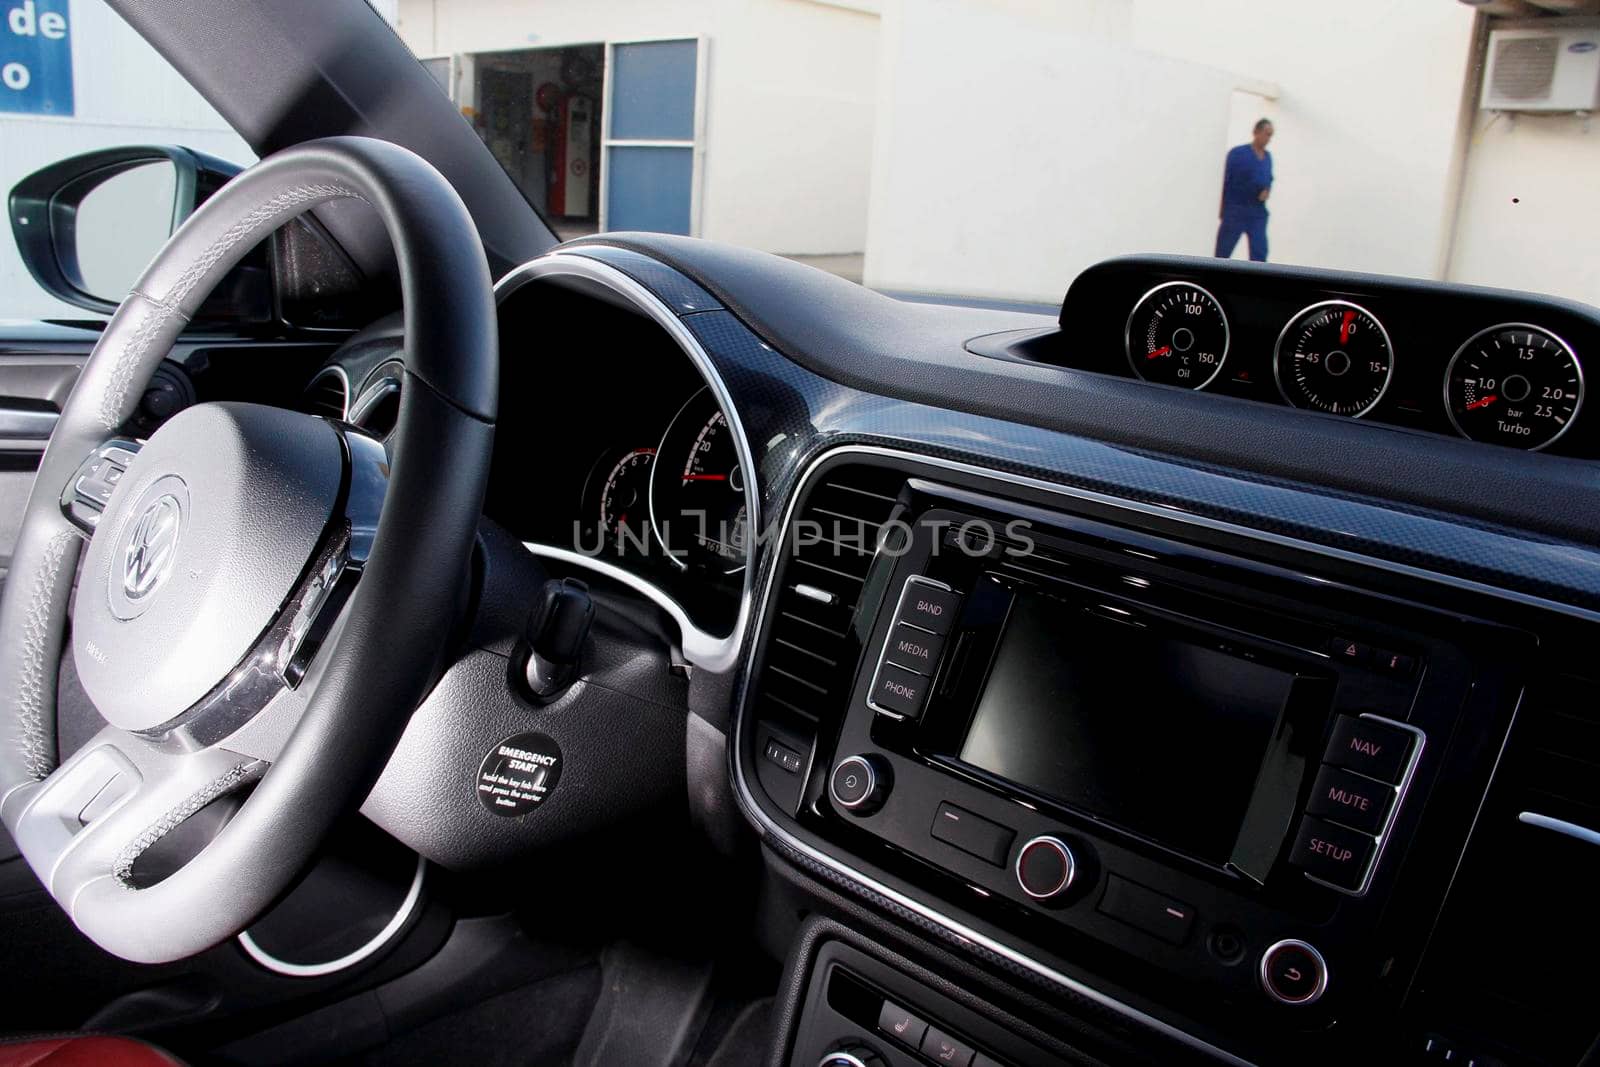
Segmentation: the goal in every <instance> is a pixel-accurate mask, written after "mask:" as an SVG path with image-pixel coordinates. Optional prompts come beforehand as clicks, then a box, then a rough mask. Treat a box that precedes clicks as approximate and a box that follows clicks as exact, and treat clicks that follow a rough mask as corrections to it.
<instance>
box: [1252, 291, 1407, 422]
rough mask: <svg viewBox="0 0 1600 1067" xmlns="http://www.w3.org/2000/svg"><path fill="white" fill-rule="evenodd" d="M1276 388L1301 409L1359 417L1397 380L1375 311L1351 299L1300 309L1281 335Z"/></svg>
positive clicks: (1274, 363) (1274, 364)
mask: <svg viewBox="0 0 1600 1067" xmlns="http://www.w3.org/2000/svg"><path fill="white" fill-rule="evenodd" d="M1272 373H1273V376H1274V377H1275V378H1277V380H1278V391H1279V392H1280V393H1282V394H1283V398H1284V399H1285V400H1287V401H1288V402H1289V403H1291V404H1293V405H1294V406H1295V407H1297V408H1310V409H1312V410H1314V411H1325V412H1327V413H1329V414H1330V415H1347V416H1349V417H1350V418H1355V419H1359V418H1360V417H1361V416H1363V415H1365V414H1366V413H1367V412H1369V411H1371V410H1372V409H1373V408H1375V407H1377V406H1378V401H1380V400H1382V399H1383V394H1384V393H1386V392H1388V391H1389V382H1390V381H1391V380H1392V379H1393V378H1394V347H1393V346H1392V345H1391V344H1390V343H1389V332H1388V331H1387V330H1385V329H1384V328H1383V323H1381V322H1379V321H1378V318H1377V316H1376V315H1374V314H1373V313H1372V312H1370V311H1368V310H1367V309H1366V308H1364V307H1361V306H1360V305H1359V304H1352V303H1350V302H1349V301H1348V300H1325V301H1323V302H1322V303H1320V304H1312V305H1311V306H1310V307H1308V308H1304V309H1302V310H1301V311H1300V312H1299V313H1298V314H1297V315H1295V316H1294V318H1292V319H1290V320H1289V323H1288V325H1286V326H1285V327H1284V328H1283V332H1282V333H1281V334H1279V335H1278V347H1277V350H1276V351H1275V352H1274V353H1273V357H1272Z"/></svg>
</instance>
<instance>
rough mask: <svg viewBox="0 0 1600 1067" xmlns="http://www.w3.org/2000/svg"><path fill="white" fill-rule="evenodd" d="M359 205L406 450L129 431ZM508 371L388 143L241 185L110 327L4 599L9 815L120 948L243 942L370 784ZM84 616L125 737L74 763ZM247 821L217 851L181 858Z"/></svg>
mask: <svg viewBox="0 0 1600 1067" xmlns="http://www.w3.org/2000/svg"><path fill="white" fill-rule="evenodd" d="M342 198H354V199H357V200H363V201H365V202H366V203H368V204H370V205H371V206H372V207H373V208H374V209H375V210H376V212H377V214H378V216H379V217H380V218H381V219H382V221H383V224H384V226H385V227H386V228H387V230H388V233H389V237H390V239H391V240H392V242H393V245H394V249H395V254H396V257H397V259H398V262H399V268H400V282H401V289H402V295H403V298H404V305H405V338H406V344H405V352H404V356H403V359H404V363H405V389H404V392H403V393H402V400H401V406H400V416H399V422H398V424H397V428H396V430H395V433H394V436H393V438H392V441H391V445H392V448H393V457H392V461H391V460H390V459H388V458H386V457H385V453H384V449H383V446H382V445H380V444H378V443H377V442H375V441H373V440H372V439H371V438H368V437H366V436H364V435H362V434H360V432H359V431H357V430H355V429H354V428H352V427H349V426H346V425H343V424H341V423H338V422H335V421H332V420H327V419H322V418H318V417H315V416H312V415H305V414H299V413H296V412H291V411H285V410H281V409H278V408H270V407H262V406H258V405H253V404H241V403H205V404H199V405H197V406H195V407H192V408H189V409H186V410H184V411H182V412H180V413H179V414H177V415H176V416H174V417H173V418H172V419H171V420H170V421H168V422H167V423H166V424H165V425H163V426H162V427H161V428H160V429H159V430H158V431H156V433H155V434H153V435H152V436H151V437H150V439H149V440H148V441H146V442H143V443H142V444H141V443H140V442H138V441H133V440H129V439H125V438H122V437H120V436H118V431H119V429H120V428H121V426H122V424H123V422H124V421H125V420H126V419H127V418H128V416H129V415H130V414H132V412H133V411H134V409H135V407H136V405H137V404H138V402H139V399H140V396H141V395H142V393H143V391H144V386H145V383H147V382H148V381H149V380H150V378H151V376H152V374H153V373H154V371H155V369H156V367H157V365H158V364H159V363H160V362H161V360H162V358H163V357H164V356H166V355H167V353H168V352H169V351H170V350H171V348H172V345H173V342H174V341H175V340H176V338H177V337H178V335H179V333H180V331H181V330H182V329H183V327H184V326H185V324H186V323H187V322H188V320H189V318H190V316H192V315H193V314H194V313H195V310H196V309H197V308H198V307H199V306H200V303H201V301H202V300H203V299H204V298H205V296H206V295H207V294H208V293H209V292H210V290H211V288H212V287H213V286H214V285H215V284H216V283H217V281H218V280H219V279H221V278H222V277H223V276H224V275H225V274H226V273H227V272H228V270H229V268H231V267H232V266H233V265H234V264H235V263H237V262H238V261H239V259H240V258H241V257H242V256H243V255H244V254H245V252H246V251H248V250H249V249H250V248H251V247H253V246H254V245H256V244H257V243H259V242H260V241H261V240H262V239H264V238H265V237H267V235H269V234H270V233H271V232H272V231H273V230H275V229H276V228H277V227H279V226H281V225H282V224H283V223H285V222H287V221H288V220H289V219H292V218H294V217H295V216H297V215H299V214H301V213H302V212H305V211H307V210H309V209H311V208H313V207H315V206H316V205H318V204H321V203H324V202H327V201H332V200H338V199H342ZM497 359H498V353H497V342H496V331H495V311H494V301H493V294H492V290H491V283H490V278H489V271H488V266H487V264H486V262H485V260H484V253H483V247H482V245H481V244H480V242H479V239H478V234H477V231H476V229H475V228H474V226H473V222H472V219H471V217H470V216H469V215H468V214H467V210H466V208H465V206H464V205H463V204H462V202H461V200H460V198H459V197H458V196H457V195H456V193H455V191H454V190H453V189H452V188H451V187H450V185H449V183H448V182H446V181H445V179H444V178H443V177H442V176H441V175H440V174H439V173H438V172H437V171H436V170H434V169H433V168H432V167H431V166H429V165H428V164H427V163H426V162H424V161H423V160H422V159H421V158H419V157H418V156H416V155H413V154H412V153H411V152H409V151H406V150H405V149H403V148H400V147H397V146H395V145H392V144H388V143H385V142H382V141H376V140H371V139H368V138H359V137H340V138H331V139H328V140H322V141H314V142H310V143H307V144H304V145H301V146H298V147H295V148H291V149H288V150H286V151H284V152H281V153H278V154H276V155H273V156H271V157H269V158H267V159H264V160H262V161H261V162H260V163H258V164H256V165H255V166H253V167H251V168H250V169H249V170H246V171H245V172H243V173H242V174H240V175H238V176H237V177H235V178H234V179H233V180H232V181H230V182H229V183H228V184H227V185H225V186H224V187H223V188H222V189H221V190H220V191H219V192H217V193H216V194H215V195H214V196H213V197H211V199H210V200H208V201H207V202H206V203H205V204H204V205H203V206H201V207H200V208H199V210H197V211H196V212H195V213H194V214H193V215H192V216H191V217H190V218H189V219H188V221H186V222H185V223H184V225H183V226H182V227H181V228H180V229H179V230H178V231H177V232H176V233H175V234H173V236H172V238H171V239H170V240H169V241H168V242H167V244H166V246H165V247H164V248H162V250H161V251H160V253H158V254H157V256H156V258H155V261H154V262H153V263H151V264H150V266H149V268H147V269H146V271H145V272H144V274H143V276H142V277H141V278H140V280H139V281H138V283H137V284H136V285H135V286H134V289H133V291H132V292H131V293H130V294H129V296H128V298H127V299H126V300H125V301H123V303H122V306H121V307H119V308H118V309H117V312H116V314H115V315H114V316H112V318H111V321H110V323H109V324H107V326H106V330H105V333H104V334H103V335H102V336H101V338H100V341H99V343H98V344H97V345H95V348H94V351H93V352H92V353H91V354H90V356H89V360H88V362H87V363H86V364H85V365H84V368H83V372H82V374H81V376H80V377H79V379H78V383H77V386H76V388H75V389H74V390H73V392H72V395H71V396H70V397H69V398H68V400H67V402H66V405H65V409H64V410H63V411H62V413H61V417H60V420H59V421H58V423H57V425H56V429H55V433H54V435H53V436H52V437H51V439H50V442H49V445H48V447H47V448H46V449H45V453H44V458H43V459H42V460H41V462H40V464H39V472H38V476H37V479H36V481H35V483H34V487H33V493H32V496H31V497H30V498H29V501H28V506H27V511H26V513H25V516H24V519H23V523H22V528H21V532H20V534H19V536H18V541H17V547H16V550H15V554H14V555H13V557H12V564H11V571H10V574H9V575H8V577H7V580H6V585H5V593H4V599H3V601H0V817H3V819H4V821H5V825H6V826H7V828H8V829H9V830H10V831H11V833H12V836H13V837H14V838H15V840H16V843H17V845H18V847H19V848H20V849H21V851H22V853H23V855H24V856H26V857H27V860H28V862H29V864H30V865H31V866H32V867H33V870H34V871H35V873H37V874H38V876H39V878H40V880H41V881H42V882H43V883H44V884H45V886H46V887H47V888H48V889H49V891H50V893H51V895H52V896H54V897H55V899H56V901H57V902H58V903H59V904H60V905H61V906H62V907H63V908H65V909H66V911H67V912H68V914H69V915H71V917H72V919H73V921H74V922H75V923H76V924H77V926H78V928H79V929H81V930H82V931H83V932H84V933H85V934H87V935H88V936H89V937H90V938H92V939H93V940H94V941H96V942H97V943H99V944H100V945H101V946H102V947H103V948H105V949H107V950H108V951H110V952H112V953H115V954H116V955H118V956H121V957H123V958H125V959H129V960H135V961H139V962H145V963H157V962H165V961H169V960H175V959H181V958H183V957H186V956H190V955H193V954H194V953H197V952H200V951H202V950H203V949H206V948H209V947H211V946H212V945H215V944H217V943H219V942H221V941H222V940H224V939H226V938H228V937H230V936H232V935H234V934H236V933H238V932H239V931H240V930H242V929H244V928H245V927H246V926H248V925H249V924H250V923H251V922H252V921H253V920H254V919H255V918H256V917H258V916H259V915H260V914H261V913H262V912H263V911H265V910H266V909H267V908H268V907H270V906H271V904H272V903H273V902H274V900H276V899H277V898H278V897H279V896H280V895H281V894H282V893H283V892H285V891H286V890H287V889H288V887H289V886H290V884H291V883H292V881H293V880H294V879H295V877H296V876H297V875H298V874H299V873H300V871H301V870H303V869H304V867H305V866H306V864H307V863H309V862H310V860H311V859H312V858H313V855H314V853H315V852H316V850H317V848H318V846H319V845H320V844H321V842H322V841H323V839H324V837H325V836H326V835H327V833H328V831H329V830H330V829H331V827H332V826H333V824H334V823H335V822H336V821H337V820H338V819H339V818H340V817H341V816H342V815H344V814H346V813H348V812H350V811H352V810H354V809H355V807H356V806H357V805H359V804H360V802H361V801H362V799H363V798H364V797H365V795H366V793H367V791H368V790H369V789H370V788H371V786H372V783H373V781H374V780H375V779H376V778H377V776H378V774H379V772H380V771H381V770H382V768H383V765H384V763H385V761H386V760H387V759H388V756H389V754H390V752H391V750H392V749H393V747H394V745H395V743H396V742H397V741H398V740H399V737H400V735H401V732H402V730H403V729H404V727H405V724H406V721H407V718H408V717H409V715H410V714H411V712H412V711H413V709H415V708H416V706H417V705H418V704H419V703H420V702H421V700H422V699H423V697H424V696H425V695H426V694H427V691H428V689H429V687H430V686H431V685H432V683H433V681H434V679H435V678H436V676H437V672H438V670H439V668H440V665H441V664H440V661H441V654H442V652H443V651H444V650H445V645H446V643H447V639H448V637H449V634H450V633H451V631H452V629H453V625H454V623H455V621H456V620H457V618H458V617H459V612H460V611H461V609H462V605H463V602H464V597H463V591H464V590H465V589H467V588H468V585H469V583H468V574H469V566H470V557H471V551H472V545H473V539H474V536H475V534H476V530H477V527H478V518H479V514H480V512H481V510H482V502H483V493H484V485H485V482H486V480H487V477H488V470H489V459H490V452H491V449H492V445H493V441H494V416H495V404H496V399H497V394H498V383H497V373H498V368H497ZM86 541H87V550H86V551H85V550H83V546H84V543H85V542H86ZM80 555H81V562H82V566H81V567H80V566H79V565H78V564H79V560H80ZM75 587H76V588H75ZM74 592H75V593H76V596H75V603H73V601H74ZM69 603H72V607H71V616H72V626H71V640H72V651H73V660H74V664H75V666H76V667H77V670H78V674H79V677H80V679H81V682H82V685H83V688H84V690H85V692H86V693H87V695H88V696H89V698H90V699H91V700H92V702H93V703H94V705H95V707H96V709H97V710H98V711H99V712H100V714H101V715H102V716H104V718H105V719H106V721H107V722H108V723H109V724H110V725H109V726H108V727H107V728H106V729H104V730H102V731H101V732H100V733H99V734H97V735H96V736H95V737H94V738H93V740H91V741H90V742H89V743H88V744H87V745H85V746H84V747H83V748H82V749H81V750H79V751H78V752H77V753H75V754H73V755H72V756H71V757H70V758H69V759H67V760H66V761H65V762H64V763H62V764H61V765H60V766H59V767H58V766H56V760H57V756H56V731H55V720H56V687H57V677H58V672H59V669H60V666H61V663H62V659H63V656H64V647H63V646H64V643H65V640H66V629H67V627H66V623H67V618H68V614H69ZM241 797H242V798H243V799H242V803H241V802H240V798H241ZM235 809H236V810H235ZM229 811H232V815H231V818H228V819H227V821H226V822H225V824H224V825H222V828H221V829H220V831H217V832H216V833H215V836H212V837H210V838H209V841H206V840H205V836H206V835H204V834H201V835H198V836H199V838H200V840H199V841H198V842H197V843H198V844H200V845H201V846H202V847H199V848H198V851H195V849H194V846H192V845H191V846H190V847H189V848H188V849H187V850H184V849H176V848H175V847H174V846H175V845H176V844H177V843H178V842H181V841H183V840H185V839H189V838H194V837H196V836H197V835H196V833H195V830H196V829H199V828H204V827H210V828H214V827H215V825H216V824H217V823H219V822H221V821H222V820H221V818H220V817H218V816H219V813H221V814H224V815H225V814H226V813H227V812H229ZM197 814H203V815H204V819H198V820H196V821H195V822H194V823H190V821H189V820H191V818H193V817H195V816H196V815H197ZM207 820H209V821H207ZM186 826H187V827H188V829H187V830H186V829H185V827H186ZM208 832H209V830H208ZM191 852H192V853H193V854H192V855H189V854H188V853H191ZM174 853H176V857H175V858H174ZM156 856H164V857H165V858H164V859H163V860H162V862H161V863H160V864H157V863H156V862H155V861H154V859H153V857H156ZM169 868H175V869H171V870H170V873H166V872H167V870H168V869H169ZM163 874H165V876H164V877H162V875H163Z"/></svg>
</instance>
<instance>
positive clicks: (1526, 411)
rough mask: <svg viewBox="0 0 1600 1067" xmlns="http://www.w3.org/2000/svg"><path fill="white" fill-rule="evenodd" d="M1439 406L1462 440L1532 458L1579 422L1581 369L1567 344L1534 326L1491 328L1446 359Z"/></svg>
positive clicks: (1581, 391) (1518, 324)
mask: <svg viewBox="0 0 1600 1067" xmlns="http://www.w3.org/2000/svg"><path fill="white" fill-rule="evenodd" d="M1444 404H1445V411H1446V413H1448V414H1449V416H1450V423H1451V425H1453V426H1454V427H1455V428H1456V432H1457V433H1459V434H1460V435H1461V436H1462V437H1467V438H1470V439H1472V440H1474V441H1486V442H1488V443H1490V444H1496V445H1505V446H1507V447H1509V448H1521V449H1525V450H1527V451H1529V452H1537V451H1539V450H1540V449H1542V448H1545V447H1548V446H1549V445H1551V444H1554V443H1555V442H1556V441H1557V440H1559V439H1560V437H1561V435H1562V434H1564V433H1566V432H1567V431H1568V430H1570V429H1572V424H1573V423H1575V422H1577V421H1578V411H1579V409H1580V408H1581V407H1582V406H1583V366H1582V364H1580V363H1579V362H1578V357H1577V355H1576V354H1575V353H1574V352H1573V351H1572V346H1570V345H1568V344H1567V343H1566V342H1565V341H1563V340H1562V339H1561V338H1559V337H1557V336H1556V335H1555V334H1553V333H1551V332H1550V331H1549V330H1546V329H1544V328H1543V327H1541V326H1532V325H1529V324H1527V323H1521V322H1507V323H1502V324H1500V325H1499V326H1491V327H1489V328H1488V329H1487V330H1484V331H1482V332H1481V333H1477V334H1474V335H1473V336H1472V337H1471V338H1469V339H1468V341H1467V343H1466V344H1464V345H1462V346H1461V347H1460V349H1458V350H1457V351H1456V354H1455V356H1454V357H1452V358H1451V360H1450V366H1449V368H1448V369H1447V370H1446V371H1445V376H1444Z"/></svg>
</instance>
